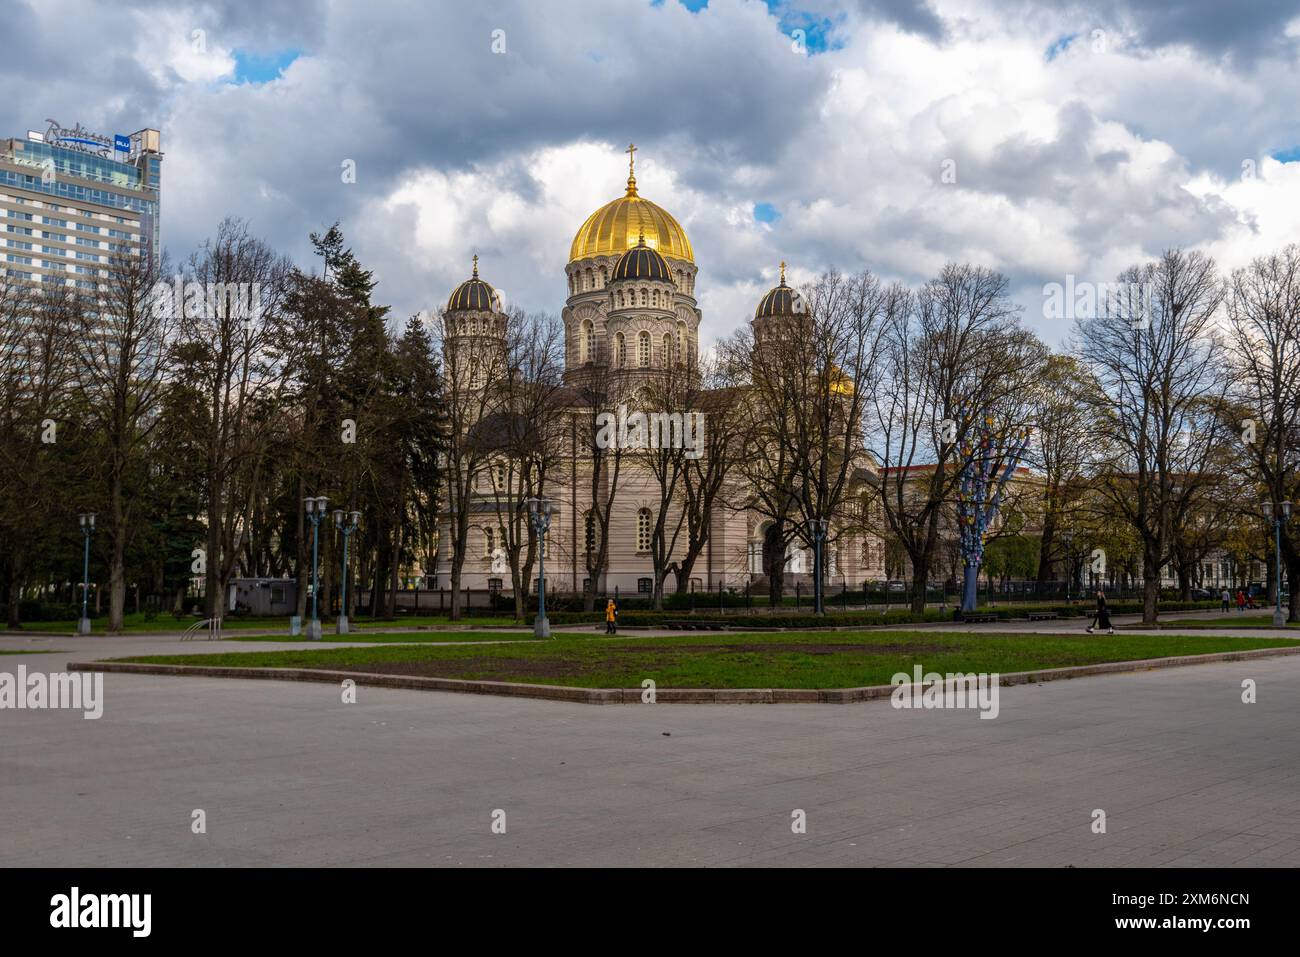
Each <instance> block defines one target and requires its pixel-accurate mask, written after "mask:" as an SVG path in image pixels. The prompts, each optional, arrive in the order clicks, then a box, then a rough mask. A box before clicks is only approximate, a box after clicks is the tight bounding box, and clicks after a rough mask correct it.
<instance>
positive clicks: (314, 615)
mask: <svg viewBox="0 0 1300 957" xmlns="http://www.w3.org/2000/svg"><path fill="white" fill-rule="evenodd" d="M329 502H330V500H329V499H327V498H326V497H325V496H323V495H322V496H320V497H318V498H305V499H303V505H304V506H306V508H307V521H309V522H311V621H309V622H307V640H308V641H320V616H319V611H320V607H319V604H318V599H319V598H320V594H319V592H320V589H319V588H318V587H317V581H316V556H317V554H318V552H317V545H318V543H319V541H320V520H321V519H322V518H324V517H325V509H326V508H328V507H329Z"/></svg>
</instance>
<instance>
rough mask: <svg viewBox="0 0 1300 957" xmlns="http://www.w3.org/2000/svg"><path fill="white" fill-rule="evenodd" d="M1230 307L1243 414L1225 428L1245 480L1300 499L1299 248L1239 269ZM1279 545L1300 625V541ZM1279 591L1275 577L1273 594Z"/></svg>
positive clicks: (1288, 534)
mask: <svg viewBox="0 0 1300 957" xmlns="http://www.w3.org/2000/svg"><path fill="white" fill-rule="evenodd" d="M1227 307H1228V320H1229V321H1228V332H1227V355H1228V362H1229V364H1230V366H1231V368H1232V370H1233V382H1234V388H1233V394H1232V398H1233V399H1234V403H1235V404H1234V408H1235V409H1236V410H1237V411H1238V412H1239V413H1240V415H1239V416H1238V415H1234V416H1233V417H1232V421H1229V422H1228V423H1227V428H1228V431H1229V432H1230V433H1231V434H1232V435H1233V437H1234V439H1235V445H1236V448H1238V449H1239V451H1240V453H1241V455H1240V458H1241V459H1242V460H1243V464H1244V465H1245V468H1244V470H1243V471H1244V473H1245V478H1246V479H1247V480H1248V481H1249V483H1250V484H1251V485H1253V486H1254V487H1255V489H1256V490H1257V491H1258V494H1259V496H1260V497H1264V498H1267V500H1269V501H1272V502H1282V501H1300V246H1296V245H1294V244H1293V245H1289V246H1287V247H1286V248H1284V249H1282V250H1281V251H1279V252H1277V253H1274V254H1272V255H1269V256H1261V257H1259V258H1258V259H1255V260H1254V261H1253V262H1251V264H1250V265H1249V266H1247V267H1245V268H1242V269H1238V270H1236V271H1234V272H1233V274H1232V279H1231V288H1230V292H1229V294H1228V298H1227ZM1253 498H1254V496H1252V501H1251V506H1252V511H1253V510H1254V509H1255V508H1257V506H1256V505H1255V503H1254V501H1253ZM1257 516H1258V513H1257V512H1256V513H1255V515H1254V516H1252V517H1257ZM1280 541H1281V547H1282V562H1283V564H1284V565H1285V566H1286V573H1287V579H1288V580H1289V581H1290V582H1291V583H1292V584H1291V599H1290V615H1289V620H1290V621H1296V620H1300V589H1297V588H1296V587H1295V583H1296V582H1297V581H1300V539H1297V536H1296V534H1295V532H1294V531H1293V530H1292V528H1291V527H1290V524H1289V523H1286V524H1283V526H1282V528H1281V534H1280ZM1269 551H1270V553H1271V550H1269ZM1274 587H1275V586H1274V579H1273V578H1272V577H1271V576H1270V579H1269V589H1270V593H1271V592H1272V590H1273V588H1274Z"/></svg>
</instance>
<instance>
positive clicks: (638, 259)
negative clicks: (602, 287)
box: [609, 233, 673, 282]
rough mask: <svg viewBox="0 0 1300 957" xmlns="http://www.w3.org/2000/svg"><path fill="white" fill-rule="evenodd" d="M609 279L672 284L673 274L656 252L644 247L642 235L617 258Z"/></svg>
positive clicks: (643, 235) (612, 280)
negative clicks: (651, 280) (654, 281)
mask: <svg viewBox="0 0 1300 957" xmlns="http://www.w3.org/2000/svg"><path fill="white" fill-rule="evenodd" d="M609 278H610V282H614V281H615V280H618V279H658V280H659V281H661V282H672V281H673V273H672V270H671V269H669V268H668V263H667V262H666V261H665V260H664V257H663V256H661V255H659V252H658V250H655V249H651V248H650V247H649V246H647V245H646V243H645V234H644V233H642V234H641V239H640V241H638V242H637V244H636V245H635V246H633V247H632V248H631V249H629V250H628V251H627V252H625V253H624V254H623V255H622V256H620V257H619V260H618V262H617V263H615V265H614V272H613V274H612V275H611V276H610V277H609Z"/></svg>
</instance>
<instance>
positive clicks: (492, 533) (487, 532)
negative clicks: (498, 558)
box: [483, 525, 497, 558]
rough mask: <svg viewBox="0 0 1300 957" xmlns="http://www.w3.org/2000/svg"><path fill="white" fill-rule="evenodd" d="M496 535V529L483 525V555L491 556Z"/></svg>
mask: <svg viewBox="0 0 1300 957" xmlns="http://www.w3.org/2000/svg"><path fill="white" fill-rule="evenodd" d="M496 547H497V536H496V529H494V528H492V526H490V525H484V526H483V557H484V558H491V557H492V553H493V552H494V551H496Z"/></svg>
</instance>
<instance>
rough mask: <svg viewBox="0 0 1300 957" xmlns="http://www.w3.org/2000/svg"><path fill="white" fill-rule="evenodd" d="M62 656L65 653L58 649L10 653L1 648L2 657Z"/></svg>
mask: <svg viewBox="0 0 1300 957" xmlns="http://www.w3.org/2000/svg"><path fill="white" fill-rule="evenodd" d="M61 654H63V652H61V651H59V649H58V648H42V649H40V650H39V651H27V650H25V649H24V650H22V651H18V650H14V651H9V650H7V649H2V648H0V655H61Z"/></svg>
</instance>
